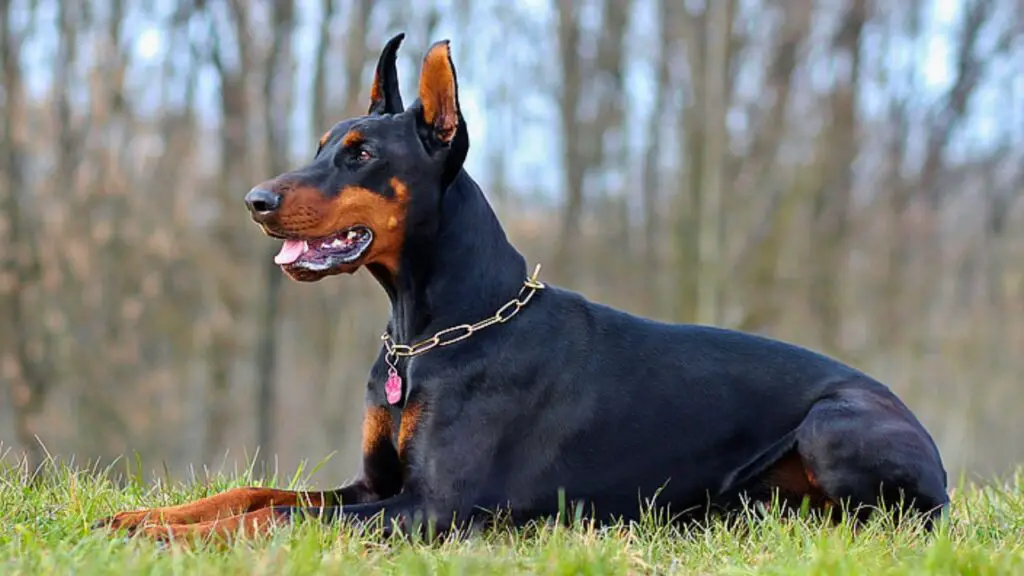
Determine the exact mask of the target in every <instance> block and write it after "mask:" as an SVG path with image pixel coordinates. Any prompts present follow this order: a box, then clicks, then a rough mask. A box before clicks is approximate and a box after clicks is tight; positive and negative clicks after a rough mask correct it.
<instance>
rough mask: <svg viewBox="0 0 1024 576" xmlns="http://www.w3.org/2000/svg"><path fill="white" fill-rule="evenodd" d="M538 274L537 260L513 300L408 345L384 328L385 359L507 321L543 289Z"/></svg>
mask: <svg viewBox="0 0 1024 576" xmlns="http://www.w3.org/2000/svg"><path fill="white" fill-rule="evenodd" d="M539 274H540V264H537V267H536V268H534V270H533V275H532V276H530V277H528V278H527V279H526V281H524V282H523V287H522V288H520V289H519V294H518V295H517V296H516V297H515V298H514V299H513V300H510V301H508V302H506V303H505V305H504V306H502V307H501V308H498V311H497V312H495V313H494V316H491V317H490V318H485V319H483V320H481V321H479V322H477V323H476V324H459V325H458V326H452V327H451V328H445V329H444V330H441V331H440V332H437V333H436V334H434V335H433V336H431V337H430V338H427V339H426V340H421V341H419V342H417V343H415V344H412V345H408V344H398V343H396V342H393V341H392V340H391V337H390V336H388V334H387V332H385V333H384V334H381V337H380V339H381V340H383V341H384V348H386V349H387V354H386V355H385V360H387V362H388V364H392V365H393V363H394V360H395V359H397V358H408V357H410V356H419V355H420V354H423V353H425V352H427V351H429V350H432V349H434V348H436V347H439V346H448V345H450V344H455V343H456V342H461V341H463V340H465V339H466V338H469V337H470V336H472V335H473V334H474V333H475V332H476V331H478V330H483V329H484V328H487V327H488V326H493V325H495V324H504V323H505V322H508V321H509V320H511V319H512V318H513V317H515V315H516V314H518V313H519V311H520V310H522V309H523V307H524V306H526V305H527V304H529V302H530V300H531V299H532V298H533V295H534V294H535V293H536V292H537V290H543V289H544V287H545V286H544V283H542V282H540V281H538V280H537V276H538V275H539Z"/></svg>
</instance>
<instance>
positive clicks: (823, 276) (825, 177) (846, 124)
mask: <svg viewBox="0 0 1024 576" xmlns="http://www.w3.org/2000/svg"><path fill="white" fill-rule="evenodd" d="M867 18H868V14H867V1H866V0H852V1H851V2H850V4H849V6H848V8H847V11H846V14H845V15H844V17H843V20H842V22H841V23H840V25H839V30H838V32H837V33H836V36H835V38H834V39H833V42H832V45H833V49H834V51H835V52H836V53H837V55H838V56H839V57H840V58H842V59H843V60H846V61H848V62H850V65H849V69H848V77H846V78H844V79H838V80H837V82H838V83H839V84H838V85H837V86H835V87H834V88H833V92H832V106H831V108H832V114H831V117H832V122H831V124H830V136H829V138H827V139H822V143H823V144H825V143H827V144H826V145H827V148H826V149H825V150H822V149H821V148H820V147H819V151H818V153H819V155H820V156H821V158H820V159H819V161H818V165H819V166H821V168H822V170H824V173H823V174H821V175H820V179H819V183H820V187H819V189H818V193H817V194H816V196H815V201H814V211H815V227H814V238H813V240H812V241H811V248H812V253H813V254H814V255H813V256H812V258H811V261H812V266H813V270H812V278H813V279H812V282H811V287H810V306H811V311H812V313H814V315H815V316H816V317H817V321H818V326H819V330H820V333H819V336H820V339H819V344H818V345H819V346H820V347H821V348H822V349H824V350H825V351H826V352H828V353H831V354H836V353H838V352H839V350H840V348H841V345H840V337H841V331H842V300H843V290H842V287H843V273H844V271H845V269H846V260H847V252H846V236H847V229H848V226H849V216H848V211H849V203H850V197H851V188H852V186H853V163H854V161H855V160H856V158H857V153H858V138H857V132H858V125H857V117H856V114H857V93H858V90H859V89H860V86H859V77H860V68H861V55H860V38H861V32H862V31H863V29H864V23H865V22H866V20H867Z"/></svg>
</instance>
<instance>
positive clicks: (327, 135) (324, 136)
mask: <svg viewBox="0 0 1024 576" xmlns="http://www.w3.org/2000/svg"><path fill="white" fill-rule="evenodd" d="M330 137H331V131H330V130H328V131H327V132H324V135H323V136H321V137H320V146H321V147H322V146H323V145H324V144H326V143H327V139H328V138H330Z"/></svg>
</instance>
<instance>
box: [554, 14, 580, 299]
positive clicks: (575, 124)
mask: <svg viewBox="0 0 1024 576" xmlns="http://www.w3.org/2000/svg"><path fill="white" fill-rule="evenodd" d="M557 9H558V52H559V61H560V62H561V86H562V90H561V93H560V94H559V99H558V105H559V118H560V121H561V137H562V170H563V172H564V187H565V206H564V207H563V209H562V210H563V211H562V219H561V220H562V223H561V228H560V232H559V238H558V243H557V247H556V248H555V256H554V258H553V259H552V268H553V270H552V271H551V272H552V274H553V275H556V276H557V277H558V278H563V279H565V281H570V282H571V281H574V278H575V266H574V262H575V260H576V258H575V255H576V246H577V242H578V240H579V236H580V232H581V230H580V218H581V217H582V215H583V178H584V176H585V175H586V166H585V164H584V159H583V153H582V151H581V147H582V144H583V143H584V139H585V136H584V135H583V134H581V133H580V129H579V102H580V97H581V95H582V92H583V75H584V70H583V63H582V60H581V57H580V52H579V46H580V35H581V33H580V24H579V7H578V6H577V4H576V2H574V1H573V0H557Z"/></svg>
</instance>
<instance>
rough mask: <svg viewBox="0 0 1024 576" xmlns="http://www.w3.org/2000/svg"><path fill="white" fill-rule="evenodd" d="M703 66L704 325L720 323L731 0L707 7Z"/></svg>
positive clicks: (700, 274)
mask: <svg viewBox="0 0 1024 576" xmlns="http://www.w3.org/2000/svg"><path fill="white" fill-rule="evenodd" d="M707 10H708V14H707V28H708V31H707V33H706V35H705V41H706V42H707V48H706V52H705V54H706V56H707V63H706V65H705V68H704V86H703V89H704V102H703V104H704V106H703V110H704V131H703V132H704V142H703V148H704V152H703V154H702V157H701V179H700V188H699V193H698V196H697V198H698V200H699V201H698V202H697V214H698V221H697V225H698V229H699V232H698V246H699V254H700V256H699V267H698V269H697V317H696V320H697V322H699V323H703V324H718V323H719V322H720V320H721V313H722V304H721V287H722V270H723V268H724V266H725V263H724V262H723V261H722V260H723V256H724V252H723V247H722V242H723V233H724V227H723V220H722V219H723V213H722V204H723V196H724V195H725V185H724V178H723V170H724V162H725V154H726V146H727V145H728V140H729V136H728V132H727V131H726V127H725V112H726V106H727V104H728V102H729V92H728V85H729V45H730V42H729V39H730V37H731V33H730V30H731V27H732V13H733V0H717V1H715V2H711V3H709V5H708V8H707Z"/></svg>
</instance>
